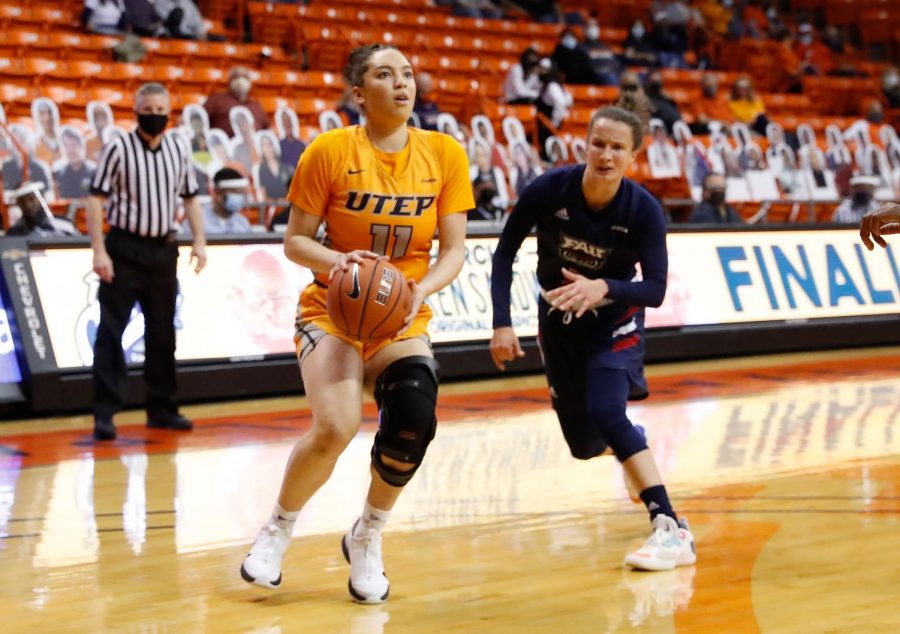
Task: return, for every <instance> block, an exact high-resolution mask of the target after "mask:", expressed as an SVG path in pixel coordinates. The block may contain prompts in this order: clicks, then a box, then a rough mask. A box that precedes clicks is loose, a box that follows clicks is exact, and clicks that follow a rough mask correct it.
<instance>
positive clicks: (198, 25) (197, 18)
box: [154, 0, 206, 40]
mask: <svg viewBox="0 0 900 634" xmlns="http://www.w3.org/2000/svg"><path fill="white" fill-rule="evenodd" d="M154 7H155V8H156V12H157V13H158V14H159V16H160V17H161V18H162V20H163V25H164V26H165V29H166V31H167V32H168V34H169V35H170V36H171V37H174V38H176V39H179V40H205V39H206V25H205V24H204V23H203V16H202V15H201V14H200V9H198V8H197V5H196V4H194V2H193V0H155V2H154Z"/></svg>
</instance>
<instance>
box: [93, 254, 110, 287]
mask: <svg viewBox="0 0 900 634" xmlns="http://www.w3.org/2000/svg"><path fill="white" fill-rule="evenodd" d="M94 273H96V274H97V275H98V276H99V277H100V279H101V280H103V281H104V282H112V279H113V277H115V271H113V263H112V258H110V257H109V253H107V252H106V251H101V252H97V251H95V252H94Z"/></svg>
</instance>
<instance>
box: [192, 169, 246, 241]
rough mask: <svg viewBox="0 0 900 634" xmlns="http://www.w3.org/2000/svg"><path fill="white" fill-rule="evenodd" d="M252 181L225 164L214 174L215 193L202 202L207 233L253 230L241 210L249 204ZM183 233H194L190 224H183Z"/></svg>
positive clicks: (204, 229)
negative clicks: (249, 189) (249, 190)
mask: <svg viewBox="0 0 900 634" xmlns="http://www.w3.org/2000/svg"><path fill="white" fill-rule="evenodd" d="M249 187H250V181H248V180H247V179H246V178H244V177H243V175H242V174H241V173H240V172H238V171H237V170H235V169H232V168H230V167H223V168H222V169H220V170H219V171H218V172H216V173H215V175H214V176H213V193H212V196H211V197H210V199H209V202H207V203H205V204H204V205H203V231H204V232H205V233H206V235H210V234H223V233H250V231H251V228H250V221H249V220H247V217H246V216H245V215H244V214H242V213H241V211H242V210H243V209H244V207H246V206H247V200H248V197H247V191H248V188H249ZM181 233H182V234H185V235H191V229H190V226H189V225H188V224H187V223H185V224H183V225H181Z"/></svg>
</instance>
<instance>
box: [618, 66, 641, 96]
mask: <svg viewBox="0 0 900 634" xmlns="http://www.w3.org/2000/svg"><path fill="white" fill-rule="evenodd" d="M619 92H620V94H621V93H634V94H638V93H640V94H641V95H644V87H643V86H641V78H640V77H638V74H637V73H636V72H634V71H633V70H626V71H624V72H623V73H622V74H621V75H620V76H619ZM644 96H646V95H644Z"/></svg>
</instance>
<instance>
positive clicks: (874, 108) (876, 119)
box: [866, 99, 884, 136]
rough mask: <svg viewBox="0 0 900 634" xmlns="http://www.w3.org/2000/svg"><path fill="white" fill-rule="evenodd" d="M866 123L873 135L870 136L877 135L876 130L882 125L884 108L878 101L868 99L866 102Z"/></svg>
mask: <svg viewBox="0 0 900 634" xmlns="http://www.w3.org/2000/svg"><path fill="white" fill-rule="evenodd" d="M866 121H868V122H869V123H870V124H871V126H872V130H871V132H872V133H873V134H871V135H870V136H875V135H877V133H878V129H879V128H880V127H881V124H882V123H884V106H882V105H881V102H880V101H879V100H878V99H869V100H868V101H867V102H866Z"/></svg>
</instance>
